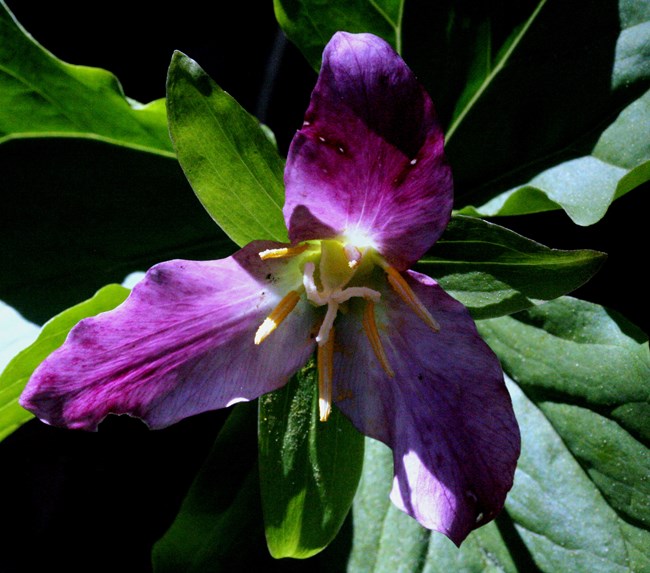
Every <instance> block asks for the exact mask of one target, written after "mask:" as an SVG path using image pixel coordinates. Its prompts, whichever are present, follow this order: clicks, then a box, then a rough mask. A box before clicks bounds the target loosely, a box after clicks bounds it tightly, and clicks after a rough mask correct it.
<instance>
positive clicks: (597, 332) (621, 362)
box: [479, 297, 650, 527]
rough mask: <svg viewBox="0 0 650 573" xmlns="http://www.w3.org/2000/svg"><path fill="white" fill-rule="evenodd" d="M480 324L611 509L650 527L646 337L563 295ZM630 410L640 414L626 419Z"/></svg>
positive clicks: (648, 356) (649, 395)
mask: <svg viewBox="0 0 650 573" xmlns="http://www.w3.org/2000/svg"><path fill="white" fill-rule="evenodd" d="M479 327H480V331H481V334H482V335H483V336H484V337H485V339H486V340H487V341H488V343H489V344H490V345H491V346H492V348H493V349H494V350H495V351H496V352H497V353H498V355H499V358H500V359H501V361H502V363H503V365H504V368H505V369H506V371H507V372H508V374H509V375H511V376H512V377H513V378H514V379H515V380H516V381H517V382H518V383H519V384H520V386H521V387H522V389H523V390H524V392H526V394H527V395H529V396H530V397H532V398H533V399H535V400H536V401H537V403H538V407H539V408H540V409H541V411H542V412H543V413H544V414H545V415H546V417H547V418H548V419H549V421H550V422H551V424H552V425H553V426H554V428H555V430H556V431H557V432H558V433H559V434H560V435H561V436H562V439H563V440H564V442H565V444H566V445H567V446H568V447H569V448H570V449H571V450H572V452H573V453H574V455H575V456H576V457H577V459H578V460H579V461H580V463H581V464H582V465H583V467H585V469H586V470H587V472H588V474H589V475H590V477H591V479H592V480H593V481H594V483H595V484H596V485H597V486H598V488H599V489H600V490H601V492H602V494H603V496H604V497H605V498H606V499H607V500H608V502H609V503H610V504H611V505H612V507H614V509H616V511H618V512H619V513H620V514H622V515H623V516H624V517H626V518H627V519H629V520H631V521H633V522H636V523H640V524H641V523H642V524H644V525H645V526H646V527H648V526H650V483H649V482H648V480H647V479H646V478H647V475H648V473H649V472H650V456H648V451H647V449H646V448H645V445H647V444H648V440H647V437H648V432H649V431H650V417H648V416H647V414H648V413H649V412H650V353H649V351H648V342H647V337H646V336H645V335H644V334H643V333H642V332H641V331H639V330H638V329H636V328H635V327H633V325H631V324H630V323H628V322H627V321H626V320H625V319H623V318H622V317H619V316H617V315H616V314H613V313H611V312H608V311H607V310H606V309H604V308H602V307H600V306H597V305H594V304H591V303H587V302H583V301H579V300H576V299H572V298H568V297H567V298H562V299H558V300H556V301H553V302H551V303H548V304H545V305H543V306H540V307H537V308H534V309H529V310H527V311H525V312H523V313H521V314H518V315H515V316H512V317H503V318H500V319H495V320H488V321H484V322H482V323H481V324H480V325H479ZM531 360H534V365H533V364H531ZM630 408H631V409H632V410H633V411H635V412H636V413H637V414H638V415H639V416H640V417H638V418H636V419H632V420H630V419H629V415H628V413H629V411H630ZM643 414H645V415H643ZM630 422H631V423H630ZM644 436H645V438H644Z"/></svg>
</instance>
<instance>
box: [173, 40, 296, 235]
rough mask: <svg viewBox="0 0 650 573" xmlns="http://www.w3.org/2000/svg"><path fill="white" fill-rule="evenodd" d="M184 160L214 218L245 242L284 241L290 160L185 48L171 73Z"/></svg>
mask: <svg viewBox="0 0 650 573" xmlns="http://www.w3.org/2000/svg"><path fill="white" fill-rule="evenodd" d="M167 106H168V114H169V126H170V133H171V136H172V140H173V142H174V147H175V148H176V153H177V155H178V159H179V161H180V163H181V166H182V167H183V170H184V171H185V175H186V176H187V178H188V180H189V182H190V184H191V185H192V188H193V189H194V191H195V193H196V195H197V196H198V198H199V200H200V201H201V203H202V204H203V206H204V207H205V208H206V210H207V211H208V213H209V214H210V215H211V216H212V218H213V219H214V220H215V221H216V222H217V223H218V224H219V226H220V227H221V228H222V229H223V230H224V231H225V232H226V234H227V235H228V236H229V237H230V238H231V239H232V240H233V241H234V242H235V243H237V244H239V245H240V246H242V245H245V244H247V243H249V242H250V241H253V240H255V239H272V240H276V241H284V242H286V241H287V240H288V239H287V230H286V226H285V223H284V218H283V217H282V205H283V203H284V185H283V170H284V162H283V160H282V159H281V158H280V156H279V155H278V152H277V150H276V149H275V146H274V145H273V143H272V142H271V141H269V138H268V137H267V135H266V134H265V132H264V130H263V129H262V128H261V126H260V124H259V122H258V121H257V120H256V119H255V118H254V117H252V116H251V115H250V114H248V113H247V112H246V111H245V110H244V109H243V108H242V107H241V106H240V105H239V104H238V103H237V102H236V101H235V100H234V99H233V98H232V97H230V96H229V95H228V94H227V93H226V92H224V91H223V90H222V89H221V88H219V86H217V84H215V83H214V82H213V81H212V79H211V78H210V77H209V76H208V75H207V74H206V73H205V72H204V71H203V70H202V69H201V68H200V67H199V65H198V64H197V63H196V62H195V61H194V60H192V59H190V58H188V57H187V56H185V55H184V54H181V53H180V52H176V53H175V54H174V57H173V58H172V62H171V65H170V67H169V74H168V76H167Z"/></svg>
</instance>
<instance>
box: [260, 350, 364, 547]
mask: <svg viewBox="0 0 650 573" xmlns="http://www.w3.org/2000/svg"><path fill="white" fill-rule="evenodd" d="M317 387H318V372H317V370H316V366H315V365H314V364H313V363H310V364H309V365H307V366H306V367H305V368H304V369H303V370H301V371H300V372H299V373H298V374H296V376H294V378H293V379H292V381H291V382H290V383H289V384H288V385H287V386H286V387H285V388H283V389H281V390H278V391H276V392H273V393H271V394H267V395H265V396H263V397H261V398H260V412H259V448H260V458H259V459H260V485H261V492H262V507H263V510H264V521H265V527H266V539H267V543H268V546H269V550H270V552H271V554H272V555H273V556H274V557H276V558H280V557H294V558H306V557H310V556H312V555H314V554H316V553H318V552H319V551H321V550H322V549H324V548H325V547H326V546H327V545H328V544H329V543H330V541H332V539H333V538H334V536H335V535H336V534H337V533H338V531H339V529H340V527H341V525H342V524H343V521H344V519H345V517H346V515H347V514H348V511H349V509H350V506H351V504H352V499H353V497H354V494H355V491H356V488H357V484H358V482H359V477H360V474H361V466H362V460H363V442H364V440H363V436H362V435H361V434H359V433H358V432H357V431H356V430H355V429H354V427H353V426H352V424H351V423H350V422H349V421H348V420H347V419H346V418H345V417H344V416H343V415H342V414H341V413H340V412H339V411H338V410H337V409H336V408H334V409H333V411H332V414H331V416H330V418H329V419H328V420H327V422H320V421H319V420H318V406H317V399H318V395H317V394H318V393H317V391H316V389H317Z"/></svg>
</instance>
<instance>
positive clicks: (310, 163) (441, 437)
mask: <svg viewBox="0 0 650 573" xmlns="http://www.w3.org/2000/svg"><path fill="white" fill-rule="evenodd" d="M285 182H286V203H285V206H284V217H285V220H286V222H287V226H288V230H289V237H290V240H291V244H288V245H287V244H279V243H273V242H268V241H259V242H253V243H251V244H249V245H247V246H246V247H244V248H243V249H241V250H240V251H238V252H237V253H235V254H234V255H233V256H231V257H228V258H227V259H223V260H218V261H207V262H195V261H183V260H175V261H169V262H166V263H161V264H159V265H156V266H155V267H153V268H152V269H150V270H149V272H148V273H147V275H146V277H145V278H144V280H143V281H142V282H141V283H140V284H138V285H137V286H136V287H135V288H134V289H133V292H132V294H131V296H130V297H129V298H128V300H127V301H126V302H125V303H124V304H123V305H122V306H120V307H118V308H117V309H115V310H113V311H112V312H108V313H105V314H101V315H99V316H96V317H93V318H88V319H85V320H83V321H81V322H80V323H79V324H78V325H77V326H76V327H75V328H74V329H73V330H72V331H71V332H70V335H69V337H68V339H67V341H66V342H65V344H64V345H63V346H62V347H61V348H60V349H58V350H57V351H56V352H54V353H53V354H52V355H51V356H50V357H49V358H48V359H47V360H46V361H45V362H43V364H41V366H40V367H39V368H38V369H37V370H36V372H35V373H34V375H33V376H32V378H31V380H30V382H29V384H28V385H27V388H26V389H25V392H24V393H23V395H22V398H21V403H22V405H23V406H24V407H25V408H27V409H29V410H31V411H32V412H34V413H35V414H36V415H37V416H38V417H39V418H41V419H42V420H44V421H45V422H47V423H49V424H53V425H57V426H65V427H68V428H81V429H86V430H93V429H96V428H97V425H98V424H99V423H100V422H101V421H102V420H103V419H104V417H105V416H106V415H108V414H110V413H114V414H129V415H131V416H136V417H138V418H141V419H143V420H144V421H145V422H146V423H147V424H148V425H149V426H150V427H151V428H161V427H164V426H168V425H170V424H173V423H174V422H177V421H178V420H181V419H182V418H185V417H188V416H191V415H193V414H197V413H199V412H203V411H206V410H212V409H216V408H225V407H227V406H230V405H231V404H234V403H236V402H241V401H246V400H252V399H254V398H256V397H258V396H260V395H261V394H265V393H267V392H271V391H273V390H275V389H277V388H279V387H281V386H283V385H284V384H285V383H286V382H287V380H288V379H289V378H290V377H291V376H292V375H293V374H294V373H295V372H296V371H297V370H298V369H299V368H300V367H302V366H303V365H304V364H305V363H306V362H307V360H308V359H309V357H310V356H311V355H312V354H313V353H314V351H316V354H317V362H318V369H319V389H318V391H319V397H320V399H319V404H320V416H321V419H322V420H327V417H328V415H329V412H330V409H331V406H332V403H336V404H337V406H338V407H339V408H340V409H341V410H342V411H343V413H344V414H345V415H346V416H348V417H349V418H350V420H351V421H352V422H353V423H354V425H355V426H356V427H357V428H358V429H359V430H360V431H361V432H363V433H364V434H366V435H367V436H371V437H373V438H376V439H378V440H381V441H382V442H384V443H386V444H387V445H388V446H390V447H391V448H392V450H393V453H394V469H395V479H394V483H393V490H392V493H391V499H392V500H393V502H394V503H395V504H396V505H397V506H398V507H399V508H400V509H402V510H403V511H405V512H407V513H408V514H409V515H411V516H413V517H414V518H415V519H417V520H418V521H419V522H420V523H421V524H422V525H424V526H425V527H427V528H430V529H434V530H438V531H441V532H443V533H444V534H446V535H447V536H449V537H450V538H451V539H452V540H453V541H454V542H455V543H457V544H459V543H460V542H461V541H462V540H463V539H464V538H465V537H466V536H467V535H468V533H469V532H470V531H471V530H472V529H474V528H476V527H478V526H479V525H481V524H483V523H486V522H487V521H489V520H491V519H492V518H493V517H494V516H495V515H496V514H497V512H498V511H499V510H500V509H501V508H502V507H503V503H504V499H505V496H506V493H507V491H508V490H509V489H510V487H511V485H512V479H513V474H514V469H515V464H516V460H517V457H518V454H519V432H518V428H517V424H516V421H515V418H514V414H513V410H512V406H511V402H510V398H509V396H508V394H507V391H506V388H505V385H504V382H503V373H502V371H501V368H500V366H499V362H498V360H497V358H496V357H495V356H494V354H493V353H492V352H491V350H490V349H489V348H488V346H487V345H486V344H485V343H484V342H483V341H482V340H481V338H480V337H479V336H478V334H477V332H476V328H475V325H474V322H473V321H472V319H471V317H470V315H469V313H468V312H467V310H466V309H465V307H463V306H462V305H461V304H460V303H458V302H457V301H456V300H454V299H453V298H451V297H450V296H449V295H447V294H446V293H445V292H444V291H443V290H442V289H441V288H440V287H439V286H438V284H437V283H436V282H435V281H434V280H433V279H431V278H429V277H427V276H425V275H422V274H420V273H417V272H414V271H412V270H408V269H409V268H410V267H411V266H412V265H413V264H414V263H415V262H416V261H417V260H418V259H420V258H421V257H422V255H424V253H425V252H426V251H427V250H428V249H429V248H430V247H431V246H432V245H433V243H434V242H435V241H436V240H437V239H438V237H439V236H440V235H441V234H442V232H443V230H444V228H445V226H446V225H447V222H448V220H449V217H450V213H451V208H452V199H453V186H452V177H451V172H450V169H449V166H448V164H447V163H446V161H445V157H444V154H443V135H442V131H441V129H440V125H439V123H438V120H437V118H436V115H435V112H434V109H433V105H432V103H431V100H430V98H429V96H428V95H427V94H426V92H425V91H424V90H423V88H422V87H421V86H420V84H419V83H418V82H417V80H416V79H415V77H414V76H413V74H412V72H411V71H410V70H409V69H408V68H407V66H406V65H405V64H404V62H403V61H402V60H401V58H400V57H399V56H398V55H397V54H396V53H395V52H394V51H393V50H392V48H391V47H390V46H389V45H388V44H386V43H385V42H384V41H383V40H381V39H379V38H377V37H375V36H372V35H369V34H357V35H353V34H347V33H342V32H341V33H338V34H336V35H335V36H334V37H333V38H332V40H331V41H330V42H329V44H328V45H327V47H326V49H325V52H324V55H323V65H322V69H321V72H320V76H319V78H318V83H317V85H316V87H315V89H314V92H313V94H312V98H311V103H310V106H309V109H308V110H307V113H306V116H305V122H304V124H303V126H302V129H301V130H300V131H298V133H297V134H296V136H295V137H294V140H293V142H292V144H291V148H290V151H289V157H288V160H287V166H286V171H285Z"/></svg>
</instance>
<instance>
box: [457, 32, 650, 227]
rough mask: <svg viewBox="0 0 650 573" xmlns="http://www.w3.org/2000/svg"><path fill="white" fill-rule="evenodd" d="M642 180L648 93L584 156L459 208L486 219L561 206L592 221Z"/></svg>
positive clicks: (647, 162) (581, 220)
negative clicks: (489, 197) (520, 184)
mask: <svg viewBox="0 0 650 573" xmlns="http://www.w3.org/2000/svg"><path fill="white" fill-rule="evenodd" d="M649 31H650V28H649ZM648 38H649V39H650V35H649V36H648ZM648 180H650V92H646V93H645V95H644V96H643V97H641V98H639V99H638V100H637V101H635V102H634V103H632V104H630V105H629V106H628V107H627V108H626V109H625V110H623V111H622V112H621V114H620V115H619V116H618V118H617V119H616V121H614V122H613V123H612V124H611V125H610V126H609V127H608V128H607V129H606V130H605V131H604V132H603V133H602V135H601V136H600V138H599V140H598V142H597V143H596V145H595V147H594V148H593V150H592V152H591V154H590V155H587V156H584V157H580V158H577V159H571V160H569V161H565V162H564V163H561V164H559V165H556V166H554V167H552V168H550V169H547V170H545V171H543V172H541V173H540V174H539V175H536V176H535V177H534V178H533V179H531V181H530V182H529V183H528V184H526V185H524V186H519V187H515V188H513V189H511V190H509V191H506V192H505V193H502V194H501V195H498V196H497V197H495V198H494V199H492V200H490V201H488V202H487V203H485V204H484V205H482V206H481V207H478V208H475V207H466V208H464V209H461V211H460V212H461V213H465V214H468V215H476V216H485V217H491V216H499V215H524V214H529V213H537V212H541V211H551V210H554V209H559V208H562V209H564V210H565V211H566V213H567V215H569V217H571V219H572V220H573V221H574V222H575V223H577V224H579V225H592V224H594V223H596V222H598V221H599V220H600V219H602V217H603V216H604V215H605V213H606V211H607V209H608V207H609V206H610V204H611V203H612V202H613V201H614V200H615V199H617V198H619V197H621V196H623V195H625V194H626V193H628V192H629V191H631V190H632V189H634V188H636V187H638V186H639V185H641V184H643V183H645V182H646V181H648Z"/></svg>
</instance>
